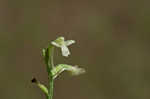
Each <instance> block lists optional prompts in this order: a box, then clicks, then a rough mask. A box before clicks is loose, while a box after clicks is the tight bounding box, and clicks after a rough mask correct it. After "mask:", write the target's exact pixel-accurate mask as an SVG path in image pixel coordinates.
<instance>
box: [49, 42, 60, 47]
mask: <svg viewBox="0 0 150 99" xmlns="http://www.w3.org/2000/svg"><path fill="white" fill-rule="evenodd" d="M51 44H52V45H54V46H56V47H60V45H59V44H58V43H56V42H54V41H52V42H51Z"/></svg>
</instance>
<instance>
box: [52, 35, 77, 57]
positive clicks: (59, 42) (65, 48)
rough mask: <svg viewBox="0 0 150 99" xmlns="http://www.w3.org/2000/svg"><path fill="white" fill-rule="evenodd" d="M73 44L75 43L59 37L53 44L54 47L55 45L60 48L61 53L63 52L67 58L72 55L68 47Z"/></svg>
mask: <svg viewBox="0 0 150 99" xmlns="http://www.w3.org/2000/svg"><path fill="white" fill-rule="evenodd" d="M73 43H75V41H74V40H67V41H65V39H64V37H58V38H57V39H56V40H54V41H52V42H51V44H52V45H54V46H56V47H60V48H61V51H62V55H63V56H66V57H67V56H68V55H70V51H69V49H68V46H70V45H71V44H73Z"/></svg>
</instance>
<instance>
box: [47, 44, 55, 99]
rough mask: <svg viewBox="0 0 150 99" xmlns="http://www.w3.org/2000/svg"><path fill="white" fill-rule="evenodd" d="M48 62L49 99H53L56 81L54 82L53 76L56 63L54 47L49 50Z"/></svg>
mask: <svg viewBox="0 0 150 99" xmlns="http://www.w3.org/2000/svg"><path fill="white" fill-rule="evenodd" d="M47 51H48V53H47V54H49V55H50V56H49V55H48V61H47V67H48V68H47V69H49V70H47V71H48V78H49V89H48V97H47V98H48V99H53V87H54V80H53V76H52V72H51V71H52V69H53V67H54V62H53V53H54V47H53V46H50V47H49V48H48V50H47Z"/></svg>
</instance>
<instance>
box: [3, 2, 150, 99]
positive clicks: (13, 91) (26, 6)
mask: <svg viewBox="0 0 150 99" xmlns="http://www.w3.org/2000/svg"><path fill="white" fill-rule="evenodd" d="M149 4H150V1H148V0H139V1H137V0H91V1H87V0H55V1H52V0H0V45H1V46H0V78H1V79H0V99H44V98H45V96H44V95H43V94H42V92H41V91H40V90H38V88H36V87H34V86H33V85H32V84H31V83H30V80H31V79H32V76H36V77H37V78H38V79H39V80H40V81H43V82H42V83H47V73H46V70H45V69H44V68H43V66H45V65H44V63H43V59H42V57H41V50H42V48H44V47H45V46H46V45H47V44H48V43H49V42H50V41H51V40H54V39H55V38H56V37H58V36H64V37H66V39H74V40H76V41H77V42H76V43H77V44H76V45H74V46H72V47H71V52H72V55H71V56H70V58H69V59H63V58H62V57H60V55H59V54H61V53H60V51H56V54H55V56H58V57H57V58H56V59H55V60H56V61H55V64H57V63H67V64H72V63H76V64H80V65H81V66H84V67H83V68H85V69H86V70H87V73H86V74H85V75H81V76H79V77H73V78H72V77H70V76H68V75H65V74H63V75H64V76H65V77H63V78H58V79H57V80H56V82H55V83H56V85H57V86H55V94H54V99H149V98H150V94H149V92H150V79H149V75H150V62H149V59H150V39H149V37H150V33H149V32H150V29H149V26H150V11H149V9H150V6H149ZM66 86H67V87H66ZM37 93H39V94H37ZM66 93H67V94H66Z"/></svg>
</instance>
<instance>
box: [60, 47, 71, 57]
mask: <svg viewBox="0 0 150 99" xmlns="http://www.w3.org/2000/svg"><path fill="white" fill-rule="evenodd" d="M61 51H62V55H63V56H66V57H67V56H68V55H70V52H69V49H68V48H67V46H65V45H62V46H61Z"/></svg>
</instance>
